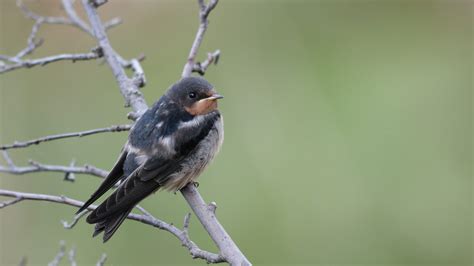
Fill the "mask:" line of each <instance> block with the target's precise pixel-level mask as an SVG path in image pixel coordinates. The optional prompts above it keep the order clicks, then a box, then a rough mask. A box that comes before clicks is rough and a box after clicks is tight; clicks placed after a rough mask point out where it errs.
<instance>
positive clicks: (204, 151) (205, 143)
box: [164, 115, 224, 191]
mask: <svg viewBox="0 0 474 266" xmlns="http://www.w3.org/2000/svg"><path fill="white" fill-rule="evenodd" d="M223 142H224V119H223V117H222V115H220V117H219V118H218V119H217V120H216V121H215V122H214V125H213V127H212V128H211V130H210V131H209V133H208V134H207V136H206V137H205V138H203V139H202V140H201V141H200V142H199V144H198V145H197V146H196V148H195V149H193V151H192V152H191V153H190V154H189V155H188V156H187V157H186V158H185V159H184V160H183V162H182V164H181V166H182V167H181V170H180V171H179V172H176V173H174V174H172V175H171V176H170V178H169V180H168V182H166V184H164V188H165V189H166V190H169V191H177V190H180V189H181V188H183V187H184V186H186V185H187V184H188V183H189V182H192V181H194V180H196V179H197V177H198V176H199V175H200V174H201V173H202V171H204V169H205V168H206V166H208V165H209V163H210V162H211V161H212V160H213V159H214V157H215V156H216V154H217V153H218V152H219V150H220V148H221V146H222V143H223Z"/></svg>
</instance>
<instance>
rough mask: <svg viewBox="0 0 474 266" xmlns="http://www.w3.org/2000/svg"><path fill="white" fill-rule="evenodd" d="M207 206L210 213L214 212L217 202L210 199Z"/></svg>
mask: <svg viewBox="0 0 474 266" xmlns="http://www.w3.org/2000/svg"><path fill="white" fill-rule="evenodd" d="M207 208H208V209H209V210H210V211H211V212H212V213H214V214H215V213H216V209H217V203H216V202H215V201H212V202H211V203H209V205H207Z"/></svg>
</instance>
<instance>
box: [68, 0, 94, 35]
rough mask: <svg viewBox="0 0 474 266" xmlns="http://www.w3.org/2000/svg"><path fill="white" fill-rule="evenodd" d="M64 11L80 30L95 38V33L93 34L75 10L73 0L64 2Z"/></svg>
mask: <svg viewBox="0 0 474 266" xmlns="http://www.w3.org/2000/svg"><path fill="white" fill-rule="evenodd" d="M62 4H63V8H64V11H66V14H67V15H68V16H69V19H70V22H72V23H73V24H74V25H76V26H77V27H78V28H79V29H81V30H83V31H84V32H86V33H88V34H89V35H91V36H94V32H92V30H91V28H90V27H89V26H88V25H87V24H86V22H84V21H83V20H82V19H81V18H80V17H79V16H78V15H77V13H76V10H74V3H73V1H72V0H62Z"/></svg>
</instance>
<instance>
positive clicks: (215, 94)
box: [206, 93, 224, 100]
mask: <svg viewBox="0 0 474 266" xmlns="http://www.w3.org/2000/svg"><path fill="white" fill-rule="evenodd" d="M222 98H224V96H222V95H220V94H217V93H214V94H212V95H211V96H210V97H208V98H207V99H206V100H219V99H222Z"/></svg>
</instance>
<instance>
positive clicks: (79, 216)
mask: <svg viewBox="0 0 474 266" xmlns="http://www.w3.org/2000/svg"><path fill="white" fill-rule="evenodd" d="M88 212H89V210H84V211H82V212H80V213H78V214H76V215H74V218H73V219H72V221H71V222H70V223H68V222H67V221H66V220H61V224H62V225H63V227H64V228H66V229H71V228H73V227H74V226H75V225H76V224H77V222H79V220H80V219H81V218H82V217H84V215H86V214H87V213H88Z"/></svg>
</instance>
